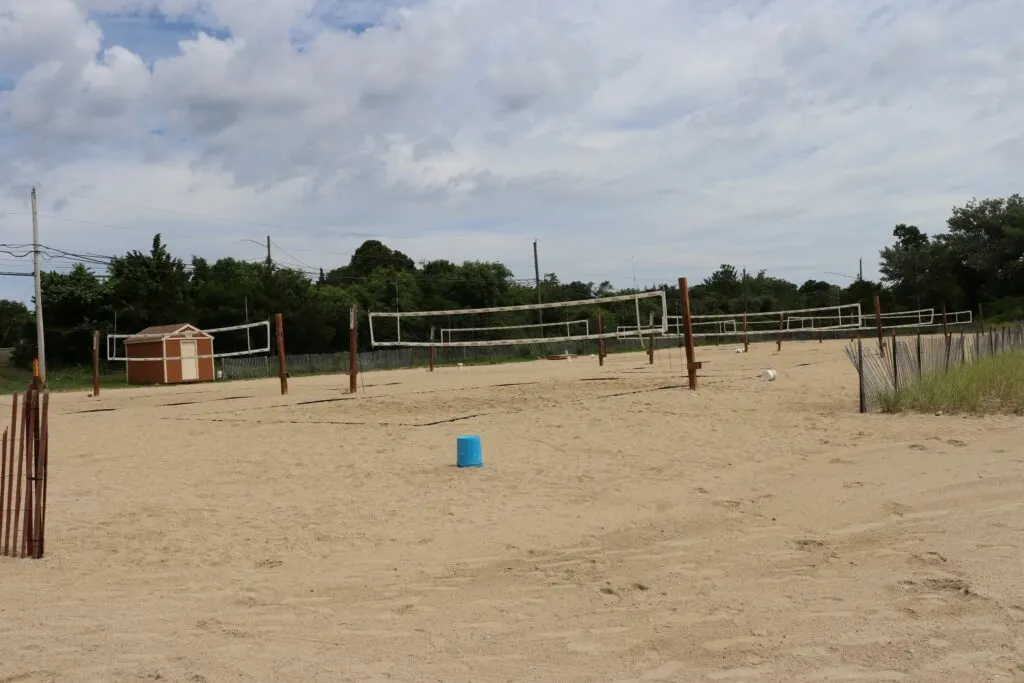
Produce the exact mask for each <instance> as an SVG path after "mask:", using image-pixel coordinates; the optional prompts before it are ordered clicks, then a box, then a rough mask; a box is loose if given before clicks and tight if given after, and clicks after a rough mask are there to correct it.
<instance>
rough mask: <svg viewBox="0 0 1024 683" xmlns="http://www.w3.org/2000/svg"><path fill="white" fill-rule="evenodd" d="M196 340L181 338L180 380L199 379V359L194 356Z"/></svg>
mask: <svg viewBox="0 0 1024 683" xmlns="http://www.w3.org/2000/svg"><path fill="white" fill-rule="evenodd" d="M196 355H197V351H196V340H195V339H182V340H181V381H182V382H189V381H191V380H196V379H199V359H198V358H196Z"/></svg>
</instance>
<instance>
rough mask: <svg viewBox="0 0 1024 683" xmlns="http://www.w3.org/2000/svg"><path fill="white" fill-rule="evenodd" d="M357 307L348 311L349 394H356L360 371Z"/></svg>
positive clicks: (353, 305) (354, 306)
mask: <svg viewBox="0 0 1024 683" xmlns="http://www.w3.org/2000/svg"><path fill="white" fill-rule="evenodd" d="M356 314H357V311H356V305H355V304H352V308H350V309H349V311H348V393H350V394H354V393H356V389H357V387H358V382H357V378H356V373H357V372H358V371H359V370H358V363H357V360H358V353H359V344H358V339H359V336H358V327H357V324H358V318H357V315H356Z"/></svg>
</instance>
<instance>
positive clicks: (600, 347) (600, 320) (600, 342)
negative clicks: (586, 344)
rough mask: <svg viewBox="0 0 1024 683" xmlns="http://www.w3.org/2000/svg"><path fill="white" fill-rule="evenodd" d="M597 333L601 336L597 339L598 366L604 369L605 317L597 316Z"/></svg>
mask: <svg viewBox="0 0 1024 683" xmlns="http://www.w3.org/2000/svg"><path fill="white" fill-rule="evenodd" d="M597 333H598V335H600V336H599V337H598V338H597V365H598V367H602V368H603V367H604V317H603V316H602V315H601V314H600V313H598V314H597Z"/></svg>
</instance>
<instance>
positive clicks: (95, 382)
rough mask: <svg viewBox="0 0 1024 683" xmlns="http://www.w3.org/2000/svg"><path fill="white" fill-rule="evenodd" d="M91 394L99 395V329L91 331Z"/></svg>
mask: <svg viewBox="0 0 1024 683" xmlns="http://www.w3.org/2000/svg"><path fill="white" fill-rule="evenodd" d="M92 395H93V396H94V397H95V396H99V395H100V331H99V330H93V331H92Z"/></svg>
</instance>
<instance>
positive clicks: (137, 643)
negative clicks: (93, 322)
mask: <svg viewBox="0 0 1024 683" xmlns="http://www.w3.org/2000/svg"><path fill="white" fill-rule="evenodd" d="M698 359H699V360H702V361H704V362H706V365H705V369H704V371H703V372H702V377H701V387H700V389H699V391H697V392H696V393H694V392H690V391H688V390H687V389H686V388H685V376H684V373H683V371H682V367H681V361H682V359H681V356H680V354H679V352H678V350H676V351H673V352H667V351H665V352H659V354H658V356H657V358H656V363H655V364H654V365H653V366H649V365H647V359H646V356H644V355H642V354H639V353H637V354H626V355H616V356H613V357H610V358H608V360H607V362H606V364H605V366H604V367H603V368H602V367H598V362H597V359H596V358H589V357H581V358H577V359H575V360H573V361H571V362H568V361H536V362H529V363H516V364H508V365H501V366H487V367H466V368H462V369H457V368H441V369H439V370H438V371H436V372H434V373H429V372H427V371H426V369H416V370H403V371H393V372H376V373H366V374H364V375H363V376H362V380H363V383H364V385H363V387H362V389H361V391H360V392H359V393H358V394H356V395H354V396H351V395H348V394H347V388H348V379H347V377H346V376H344V375H335V376H321V377H310V378H293V379H292V380H291V382H290V392H289V394H288V395H287V396H280V395H279V388H278V381H277V380H276V379H265V380H257V381H247V382H230V383H219V384H209V385H196V386H176V387H154V388H144V389H138V388H133V389H123V388H117V387H106V388H104V390H103V391H102V393H101V395H100V396H99V397H98V398H88V397H87V396H86V395H85V394H84V393H76V394H55V395H54V396H53V398H52V404H51V442H52V445H51V451H50V467H51V469H50V491H49V508H48V518H47V525H48V536H47V553H48V554H47V557H46V558H44V559H43V560H40V561H31V560H20V559H19V560H13V559H6V558H5V559H2V560H0V596H2V597H0V681H19V682H34V681H60V682H62V683H65V682H68V683H70V682H79V681H82V682H97V681H154V680H161V681H191V682H195V683H201V682H206V683H219V682H220V681H296V682H297V681H332V682H333V681H446V682H447V681H458V682H463V681H465V682H473V683H489V682H491V681H552V682H555V681H557V682H559V683H572V682H577V681H580V682H582V681H612V682H617V681H622V682H625V681H717V680H723V681H737V680H739V681H742V680H750V681H844V680H856V681H951V682H952V681H956V682H958V683H960V682H964V681H999V680H1005V681H1024V572H1022V571H1021V569H1022V568H1024V465H1022V463H1024V448H1022V446H1021V442H1022V437H1024V428H1022V422H1021V420H1020V419H1019V418H1012V417H987V418H968V417H952V416H934V415H908V416H884V415H867V416H862V415H858V414H857V393H856V374H855V372H854V369H853V367H852V366H851V364H850V363H849V361H848V360H847V359H846V358H845V356H844V355H843V343H841V342H831V343H824V344H819V343H817V342H800V343H785V344H784V345H783V348H782V351H781V353H779V352H776V349H775V344H774V343H761V344H757V345H754V346H752V347H751V352H750V353H748V354H736V353H734V347H732V346H722V347H718V348H716V347H710V348H699V349H698ZM764 368H773V369H775V370H776V371H777V373H778V379H777V380H776V381H774V382H765V381H763V380H762V379H761V378H760V371H761V370H762V369H764ZM3 405H4V406H6V408H7V413H0V414H4V415H6V414H9V411H10V398H9V397H8V398H6V399H5V400H4V404H3ZM6 419H7V418H4V422H6ZM460 434H478V435H480V437H481V439H482V441H483V449H484V460H485V467H484V468H483V469H479V470H468V469H458V468H456V467H455V440H456V437H457V436H458V435H460Z"/></svg>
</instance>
